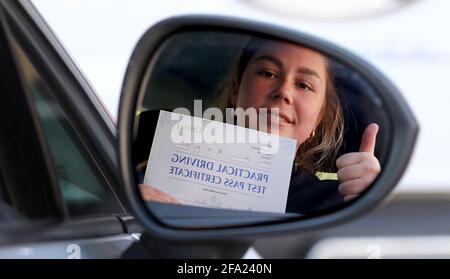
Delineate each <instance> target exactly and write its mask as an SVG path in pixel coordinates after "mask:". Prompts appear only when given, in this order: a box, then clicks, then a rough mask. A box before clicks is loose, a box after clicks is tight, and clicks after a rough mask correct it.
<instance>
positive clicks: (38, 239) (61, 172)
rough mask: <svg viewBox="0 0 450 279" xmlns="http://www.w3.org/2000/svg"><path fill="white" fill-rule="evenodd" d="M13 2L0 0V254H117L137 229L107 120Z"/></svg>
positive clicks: (49, 38) (45, 35) (46, 35)
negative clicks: (0, 136) (0, 130)
mask: <svg viewBox="0 0 450 279" xmlns="http://www.w3.org/2000/svg"><path fill="white" fill-rule="evenodd" d="M22 4H23V2H19V1H14V2H13V1H8V2H2V3H1V6H0V11H1V25H2V26H1V37H0V41H1V48H2V51H1V56H2V57H1V59H0V60H1V61H2V63H1V71H2V80H1V82H2V89H3V90H4V92H8V93H9V94H1V95H0V99H1V101H0V103H1V104H2V107H3V108H4V109H3V110H2V122H1V125H2V138H1V141H0V150H2V152H1V155H2V156H1V161H0V169H1V172H0V181H1V182H0V188H1V190H2V191H1V193H2V194H1V195H0V201H2V202H0V204H1V208H2V216H1V217H4V218H2V219H5V221H1V223H2V225H0V235H1V237H0V258H6V257H7V258H23V257H31V258H116V257H120V256H121V255H122V253H123V252H124V251H125V250H126V249H127V248H128V247H129V246H130V245H131V244H132V243H134V242H136V240H137V239H138V237H137V236H136V235H133V234H132V232H133V231H131V230H130V229H129V227H130V224H131V225H132V224H133V221H132V217H130V216H128V213H127V210H126V207H125V204H124V199H123V198H122V193H121V191H120V185H119V179H118V172H117V171H116V167H117V162H116V159H115V135H114V133H115V128H114V124H113V123H112V121H111V119H110V118H109V117H108V115H107V113H106V112H105V110H104V109H103V107H102V106H101V104H100V102H99V101H98V99H96V96H95V95H94V93H93V91H92V89H91V88H90V86H89V84H88V83H87V82H86V81H85V80H84V79H83V77H82V76H81V74H80V72H79V71H78V70H77V68H76V66H75V65H74V64H73V62H71V60H70V58H69V56H68V55H67V53H66V52H65V51H64V49H63V48H62V47H61V45H59V44H58V42H57V40H56V38H55V37H54V36H53V35H52V33H51V32H50V30H49V29H48V28H46V26H45V24H44V22H43V21H42V20H41V19H40V18H39V16H38V15H37V14H34V15H33V14H30V13H29V11H30V10H27V9H26V7H24V5H22ZM25 6H26V3H25ZM3 215H5V216H3ZM131 227H135V228H137V227H136V226H131ZM135 231H136V232H139V228H137V229H136V230H135Z"/></svg>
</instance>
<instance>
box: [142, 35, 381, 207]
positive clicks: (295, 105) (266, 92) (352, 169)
mask: <svg viewBox="0 0 450 279" xmlns="http://www.w3.org/2000/svg"><path fill="white" fill-rule="evenodd" d="M218 99H219V107H221V108H222V109H224V108H226V107H233V108H243V109H247V108H256V109H261V108H266V109H268V111H269V112H270V110H271V109H274V108H277V109H278V110H279V118H278V119H276V121H277V122H278V124H279V131H278V133H279V135H281V136H285V137H290V138H293V139H296V140H297V153H296V158H295V164H294V168H293V171H292V177H291V183H290V188H289V194H288V201H287V207H286V212H296V213H303V214H306V213H311V212H316V211H320V210H324V209H328V208H331V207H333V206H336V205H339V204H342V203H343V202H344V201H346V200H350V199H352V198H355V197H356V196H358V195H359V194H360V193H362V192H363V191H364V190H366V188H367V187H369V186H370V185H371V183H372V182H373V181H374V180H375V179H376V177H377V176H378V174H379V173H380V171H381V168H380V164H379V162H378V160H377V158H376V157H375V156H374V149H375V142H376V134H377V132H378V125H376V124H371V125H369V126H368V127H367V128H366V130H365V132H364V134H363V137H362V142H361V148H360V150H359V152H355V153H349V154H344V155H342V156H341V157H339V158H338V159H337V160H335V159H336V158H335V157H336V154H337V152H338V150H339V148H340V146H341V143H342V138H343V130H344V119H343V116H342V112H341V107H340V101H339V98H338V96H337V93H336V91H335V90H334V86H333V80H332V75H331V74H330V70H329V65H328V61H327V58H326V57H325V56H324V55H322V54H321V53H319V52H317V51H315V50H312V49H309V48H306V47H303V46H299V45H295V44H291V43H288V42H280V41H271V40H262V39H257V38H254V39H251V40H250V41H249V42H248V43H247V45H246V46H245V48H244V49H243V50H242V52H241V54H240V55H239V57H238V59H237V60H236V61H235V63H234V65H233V66H232V69H231V71H230V74H229V75H228V77H227V78H226V79H225V81H224V83H223V85H222V86H221V89H220V90H219V97H218ZM269 119H270V117H269ZM268 124H269V126H270V123H268ZM269 132H270V131H269ZM329 162H333V163H334V162H335V166H336V168H337V170H338V172H337V178H338V180H320V179H319V178H318V177H317V176H316V175H315V174H316V172H319V171H326V170H327V168H328V166H327V164H329ZM141 192H142V194H143V197H144V199H148V200H157V201H161V202H170V203H177V202H178V201H177V200H176V199H175V198H173V197H170V196H169V195H167V194H165V193H164V192H161V191H159V190H157V189H155V188H152V187H141Z"/></svg>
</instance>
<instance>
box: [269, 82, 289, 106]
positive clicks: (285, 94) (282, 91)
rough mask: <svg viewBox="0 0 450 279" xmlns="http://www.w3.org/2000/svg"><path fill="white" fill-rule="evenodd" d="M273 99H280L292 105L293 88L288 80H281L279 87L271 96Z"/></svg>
mask: <svg viewBox="0 0 450 279" xmlns="http://www.w3.org/2000/svg"><path fill="white" fill-rule="evenodd" d="M270 98H271V99H279V100H280V101H284V102H286V103H287V104H291V103H292V86H291V85H290V82H289V80H288V79H287V78H284V79H280V80H279V82H278V83H277V86H276V87H275V88H274V90H273V91H272V93H271V94H270Z"/></svg>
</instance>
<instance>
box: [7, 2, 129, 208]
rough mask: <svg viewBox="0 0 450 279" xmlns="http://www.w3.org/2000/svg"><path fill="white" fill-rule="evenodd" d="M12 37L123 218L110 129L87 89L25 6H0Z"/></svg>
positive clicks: (42, 24)
mask: <svg viewBox="0 0 450 279" xmlns="http://www.w3.org/2000/svg"><path fill="white" fill-rule="evenodd" d="M1 4H2V6H3V7H4V9H5V14H6V18H7V21H8V23H9V25H10V26H11V27H10V28H11V32H12V33H13V34H14V38H15V39H16V40H17V41H18V42H19V44H20V45H21V47H22V48H23V49H24V51H25V52H26V53H27V54H28V55H29V59H30V60H31V62H32V63H33V65H34V66H35V68H36V70H37V71H38V72H41V73H42V72H44V73H47V74H46V75H45V76H44V75H43V76H42V78H43V80H44V82H45V83H46V84H47V85H48V86H49V88H51V89H52V91H53V92H58V94H52V97H53V98H54V99H55V101H56V102H57V103H58V104H59V106H60V107H61V109H62V110H63V111H64V112H65V113H66V115H67V117H68V119H69V120H70V123H71V125H72V127H73V128H74V130H75V132H76V133H77V134H78V138H79V139H80V141H81V142H82V143H83V145H85V149H86V151H87V152H88V153H89V155H90V158H91V160H92V162H93V164H94V165H95V166H96V168H97V170H98V172H99V174H100V175H102V176H103V178H104V179H105V181H106V184H108V187H109V188H110V190H111V192H112V194H113V195H114V196H115V199H116V200H117V202H118V203H119V206H120V207H121V209H122V213H123V215H126V214H127V209H126V208H127V202H126V198H125V194H124V190H123V187H122V186H121V178H120V172H119V171H118V170H119V163H118V158H117V144H116V131H117V130H116V126H115V124H114V122H113V120H112V118H111V117H110V116H109V113H108V111H107V109H106V108H105V107H104V106H103V105H102V104H101V101H100V100H99V99H98V97H97V95H96V94H95V92H94V90H93V88H92V87H91V85H90V84H89V82H88V81H87V80H86V78H85V77H84V76H83V75H82V73H81V72H80V70H79V69H78V68H77V66H76V65H75V63H74V62H73V60H72V59H71V58H70V56H69V55H68V53H67V52H66V50H65V49H64V48H63V46H62V45H61V44H60V43H59V41H58V39H57V38H56V36H55V35H54V34H53V33H52V31H51V30H50V28H49V27H48V26H47V25H46V23H45V21H44V20H43V19H42V17H41V16H40V15H39V13H38V12H37V10H36V8H35V7H34V6H33V5H32V3H31V2H30V1H24V0H19V1H5V2H2V3H1Z"/></svg>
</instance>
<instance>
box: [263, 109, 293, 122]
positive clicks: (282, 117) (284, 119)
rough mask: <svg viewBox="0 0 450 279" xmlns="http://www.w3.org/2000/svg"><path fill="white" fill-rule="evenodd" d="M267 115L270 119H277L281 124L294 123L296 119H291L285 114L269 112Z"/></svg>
mask: <svg viewBox="0 0 450 279" xmlns="http://www.w3.org/2000/svg"><path fill="white" fill-rule="evenodd" d="M267 117H268V119H269V121H277V122H278V123H280V124H283V125H294V121H292V120H290V119H289V118H288V117H286V116H285V115H284V114H281V113H280V114H279V115H277V114H272V113H270V112H269V113H267Z"/></svg>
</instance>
